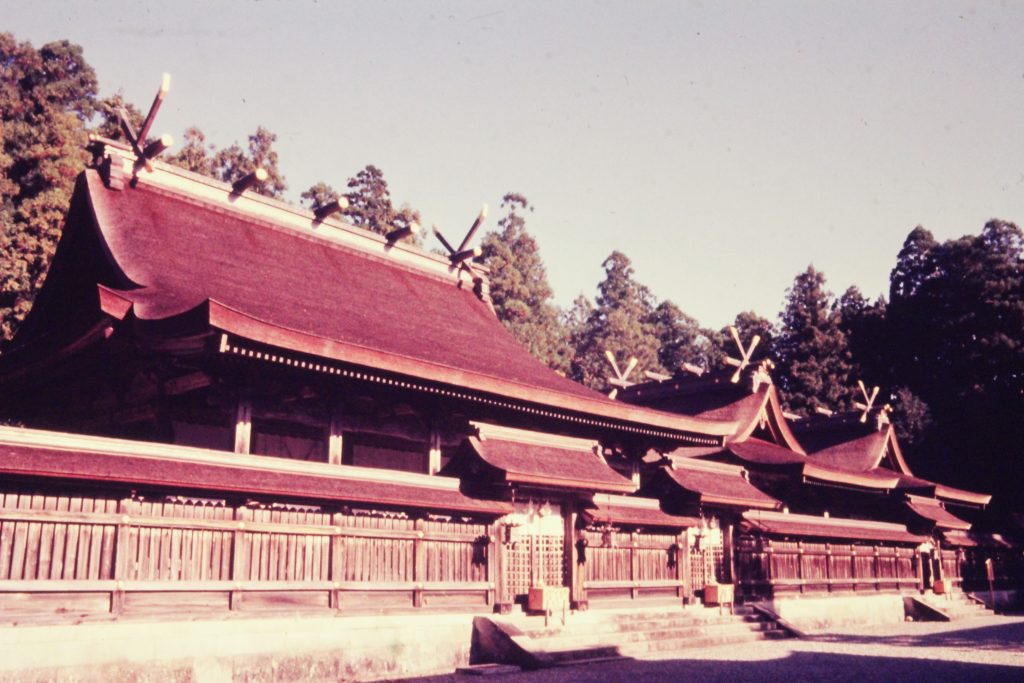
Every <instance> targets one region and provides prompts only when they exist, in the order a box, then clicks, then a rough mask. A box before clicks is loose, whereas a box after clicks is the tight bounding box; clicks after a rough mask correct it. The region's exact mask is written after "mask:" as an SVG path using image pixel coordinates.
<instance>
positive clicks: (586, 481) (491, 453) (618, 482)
mask: <svg viewBox="0 0 1024 683" xmlns="http://www.w3.org/2000/svg"><path fill="white" fill-rule="evenodd" d="M477 427H478V428H479V431H480V436H479V437H475V436H474V437H469V439H467V441H468V442H469V445H470V446H471V447H472V449H473V451H474V452H475V453H476V455H477V456H478V457H479V458H480V459H481V460H482V461H483V462H484V463H486V464H487V466H488V467H489V468H490V469H491V471H493V472H494V473H495V474H497V475H498V477H499V478H500V479H501V480H502V481H504V482H507V483H510V484H527V485H533V486H545V487H552V488H558V489H570V490H581V491H604V492H611V493H633V492H634V491H636V488H637V487H636V484H634V483H633V482H632V480H630V479H628V478H626V477H624V476H623V475H621V474H619V473H618V472H616V471H615V470H613V469H612V468H611V467H609V466H608V464H607V463H606V462H605V460H604V458H602V457H601V456H600V455H599V452H600V446H599V444H598V443H597V442H596V441H587V440H584V439H573V438H568V437H560V436H555V435H550V434H541V433H538V432H530V431H526V430H520V429H509V428H504V427H496V426H493V425H480V424H478V425H477Z"/></svg>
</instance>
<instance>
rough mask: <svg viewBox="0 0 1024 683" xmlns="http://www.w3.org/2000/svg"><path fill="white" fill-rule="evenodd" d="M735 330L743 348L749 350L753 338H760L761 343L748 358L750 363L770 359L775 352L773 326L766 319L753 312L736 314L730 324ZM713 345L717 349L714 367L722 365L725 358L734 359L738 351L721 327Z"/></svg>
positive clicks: (727, 331) (728, 334)
mask: <svg viewBox="0 0 1024 683" xmlns="http://www.w3.org/2000/svg"><path fill="white" fill-rule="evenodd" d="M732 326H733V327H735V328H736V334H737V335H739V338H740V341H742V342H743V345H744V348H747V349H749V348H750V344H751V343H752V342H753V339H754V337H755V336H756V337H760V338H761V341H759V342H758V343H757V346H756V347H754V353H753V354H751V356H750V362H751V363H760V362H761V361H763V360H764V359H766V358H772V357H773V355H774V351H775V326H774V325H772V323H771V321H770V320H768V319H767V318H762V317H761V316H759V315H758V314H757V313H754V312H753V311H743V312H742V313H737V314H736V318H735V320H734V321H733V324H732ZM715 344H716V346H717V347H718V362H717V363H716V365H715V366H712V367H720V366H722V365H724V363H723V359H724V358H725V357H726V356H729V357H731V358H736V357H737V356H736V354H737V353H739V349H737V348H736V342H735V341H733V338H732V334H730V333H729V328H728V327H723V328H722V329H721V330H719V332H718V333H717V334H716V335H715Z"/></svg>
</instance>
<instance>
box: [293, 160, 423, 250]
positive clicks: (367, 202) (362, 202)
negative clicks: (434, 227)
mask: <svg viewBox="0 0 1024 683" xmlns="http://www.w3.org/2000/svg"><path fill="white" fill-rule="evenodd" d="M315 187H316V186H314V188H315ZM314 188H310V190H313V189H314ZM345 198H346V199H348V208H347V209H345V210H344V211H343V212H342V213H343V215H344V216H345V218H346V220H348V221H349V222H350V223H351V224H352V225H355V226H358V227H360V228H365V229H367V230H370V231H372V232H375V233H377V234H379V235H386V234H388V233H389V232H391V231H392V230H395V229H397V228H404V227H408V226H409V225H411V224H412V223H419V222H420V213H419V211H416V210H414V209H412V208H411V207H409V206H402V207H399V208H397V209H396V208H395V206H394V204H393V203H392V201H391V190H390V189H388V182H387V181H386V180H385V179H384V172H383V171H381V170H380V169H379V168H377V167H376V166H374V165H373V164H368V165H367V166H366V167H364V168H363V169H362V170H361V171H359V173H357V174H356V175H355V177H352V178H349V180H348V192H347V193H345Z"/></svg>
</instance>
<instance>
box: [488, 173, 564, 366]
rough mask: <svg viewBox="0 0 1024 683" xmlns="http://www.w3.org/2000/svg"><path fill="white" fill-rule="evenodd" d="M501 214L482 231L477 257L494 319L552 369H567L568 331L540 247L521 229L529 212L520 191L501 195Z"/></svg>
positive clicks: (530, 207)
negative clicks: (485, 276)
mask: <svg viewBox="0 0 1024 683" xmlns="http://www.w3.org/2000/svg"><path fill="white" fill-rule="evenodd" d="M501 208H502V209H503V210H505V215H504V216H502V218H501V219H500V220H498V230H495V231H492V232H489V233H487V234H486V235H485V236H484V238H483V240H482V242H481V248H482V250H483V254H482V256H481V260H482V261H483V263H484V264H485V265H486V266H487V267H488V268H489V269H490V285H491V287H490V290H491V300H492V301H493V302H494V310H495V313H497V315H498V319H499V320H501V322H502V323H503V324H504V325H505V327H506V328H508V330H509V331H510V332H511V333H512V334H513V336H515V338H516V339H518V340H519V342H520V343H521V344H522V345H523V346H525V347H526V348H528V349H529V350H530V353H532V354H533V355H534V356H536V357H537V358H539V359H541V360H542V361H544V362H545V363H547V364H548V365H549V366H551V367H552V368H554V369H556V370H560V371H562V372H565V371H567V370H568V369H569V352H568V340H567V331H566V330H565V329H564V328H563V327H562V323H561V319H560V317H559V311H558V309H557V308H556V307H555V305H554V304H553V303H552V301H551V299H552V296H553V292H552V291H551V285H549V284H548V277H547V270H546V269H545V267H544V261H543V259H541V256H540V247H539V246H538V245H537V242H536V240H534V239H533V236H532V235H530V233H528V232H527V231H526V218H525V216H524V213H526V212H527V211H533V207H532V206H530V203H529V201H528V200H527V199H526V197H524V196H523V195H521V194H516V193H514V192H510V193H508V194H506V195H505V196H504V197H502V200H501Z"/></svg>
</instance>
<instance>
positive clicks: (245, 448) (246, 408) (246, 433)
mask: <svg viewBox="0 0 1024 683" xmlns="http://www.w3.org/2000/svg"><path fill="white" fill-rule="evenodd" d="M251 440H252V401H250V400H249V399H248V398H239V399H238V408H237V410H236V412H235V453H248V452H249V451H250V443H251Z"/></svg>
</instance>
